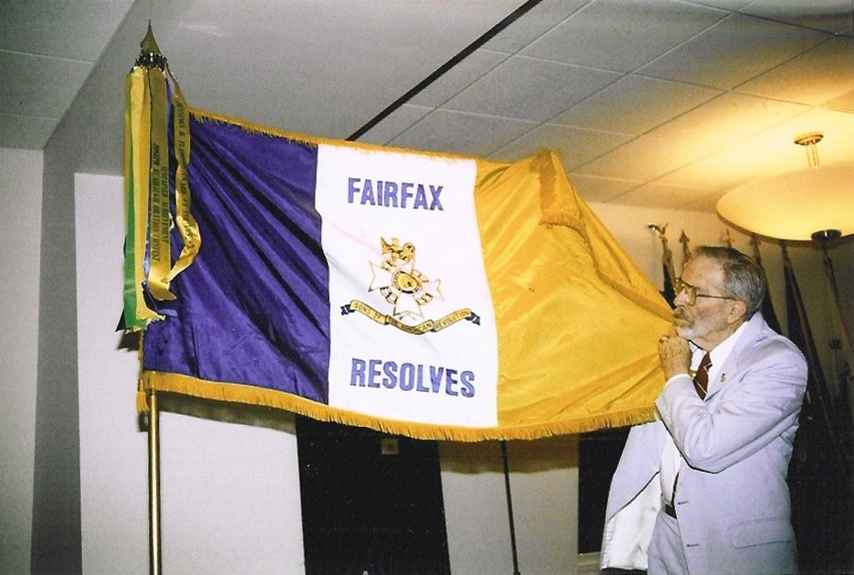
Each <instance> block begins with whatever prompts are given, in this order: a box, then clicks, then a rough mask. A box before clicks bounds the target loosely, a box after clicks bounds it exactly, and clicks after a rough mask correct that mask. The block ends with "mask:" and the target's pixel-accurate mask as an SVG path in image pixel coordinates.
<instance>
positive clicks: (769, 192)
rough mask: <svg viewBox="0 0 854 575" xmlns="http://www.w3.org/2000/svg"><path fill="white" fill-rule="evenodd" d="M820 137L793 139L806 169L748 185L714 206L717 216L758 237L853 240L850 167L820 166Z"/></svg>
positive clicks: (853, 191)
mask: <svg viewBox="0 0 854 575" xmlns="http://www.w3.org/2000/svg"><path fill="white" fill-rule="evenodd" d="M821 139H822V135H821V134H807V135H805V136H801V137H798V138H797V139H795V143H796V144H798V145H799V146H804V148H805V149H806V152H807V161H808V163H809V165H810V167H808V168H806V169H803V170H797V171H794V172H787V173H785V174H781V175H779V176H774V177H772V178H766V179H761V180H757V181H753V182H749V183H747V184H745V185H743V186H739V187H737V188H735V189H734V190H732V191H730V192H728V193H727V194H726V195H725V196H724V197H722V198H721V199H720V200H718V204H717V211H718V214H719V215H720V216H721V217H722V218H723V219H725V220H727V221H729V222H731V223H732V224H734V225H736V226H737V227H739V228H742V229H744V230H747V231H749V232H753V233H755V234H758V235H760V236H765V237H769V238H775V239H780V240H792V241H809V240H817V241H824V242H826V241H831V240H834V239H837V238H839V237H842V236H847V235H849V234H854V164H833V165H828V166H819V165H818V164H819V160H818V150H817V148H816V144H817V143H818V142H820V141H821Z"/></svg>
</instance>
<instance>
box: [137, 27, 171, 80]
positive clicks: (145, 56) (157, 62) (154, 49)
mask: <svg viewBox="0 0 854 575" xmlns="http://www.w3.org/2000/svg"><path fill="white" fill-rule="evenodd" d="M139 48H140V50H139V56H138V57H137V59H136V63H135V65H136V66H142V67H144V68H160V69H161V70H164V69H165V68H166V56H164V55H163V54H162V53H161V52H160V46H158V45H157V40H155V39H154V31H153V30H152V29H151V20H149V21H148V30H147V31H146V32H145V37H143V39H142V42H140V43H139Z"/></svg>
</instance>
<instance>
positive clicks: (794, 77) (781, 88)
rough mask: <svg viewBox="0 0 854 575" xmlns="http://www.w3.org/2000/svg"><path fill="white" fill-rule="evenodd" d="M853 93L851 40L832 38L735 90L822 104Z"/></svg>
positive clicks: (853, 60) (852, 40)
mask: <svg viewBox="0 0 854 575" xmlns="http://www.w3.org/2000/svg"><path fill="white" fill-rule="evenodd" d="M851 90H854V39H851V38H833V39H831V40H828V41H827V42H823V43H821V44H819V45H818V46H816V47H815V48H813V49H812V50H810V51H808V52H806V53H804V54H802V55H800V56H798V57H797V58H795V59H794V60H791V61H790V62H787V63H785V64H783V65H782V66H779V67H777V68H775V69H774V70H771V71H770V72H767V73H765V74H763V75H761V76H759V77H758V78H755V79H753V80H751V81H750V82H747V83H746V84H743V85H741V86H739V87H738V91H739V92H742V93H745V94H755V95H757V96H764V97H766V98H775V99H778V100H786V101H788V102H801V103H804V104H810V105H813V106H816V105H820V104H823V103H825V102H828V101H830V100H833V99H835V98H838V97H840V96H842V95H844V94H846V93H848V92H850V91H851Z"/></svg>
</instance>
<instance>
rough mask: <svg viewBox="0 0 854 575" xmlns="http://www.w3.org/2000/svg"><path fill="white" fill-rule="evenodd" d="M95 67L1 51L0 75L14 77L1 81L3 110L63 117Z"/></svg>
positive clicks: (86, 63)
mask: <svg viewBox="0 0 854 575" xmlns="http://www.w3.org/2000/svg"><path fill="white" fill-rule="evenodd" d="M91 69H92V64H90V63H89V62H79V61H72V60H59V59H56V58H49V57H42V56H31V55H28V54H17V53H10V52H2V51H0V78H14V81H11V82H10V81H3V82H0V110H3V112H4V113H8V114H20V115H27V116H39V117H47V118H61V117H62V115H63V114H64V113H65V110H66V109H67V108H68V106H69V105H70V104H71V100H72V99H73V98H74V95H75V94H76V93H77V91H78V90H79V89H80V86H82V85H83V82H84V81H85V80H86V76H87V75H88V74H89V70H91ZM45 86H50V89H49V90H45Z"/></svg>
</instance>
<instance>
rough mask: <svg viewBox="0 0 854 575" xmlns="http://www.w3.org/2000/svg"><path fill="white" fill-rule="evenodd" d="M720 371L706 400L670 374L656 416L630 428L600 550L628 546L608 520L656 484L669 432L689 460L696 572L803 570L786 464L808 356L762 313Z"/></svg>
mask: <svg viewBox="0 0 854 575" xmlns="http://www.w3.org/2000/svg"><path fill="white" fill-rule="evenodd" d="M720 373H721V375H720V376H719V377H718V379H717V380H716V381H710V382H709V389H708V395H707V396H706V398H705V400H702V399H700V398H699V396H698V395H697V393H696V391H695V390H694V386H693V384H692V382H691V381H690V379H689V378H687V377H686V378H682V379H679V380H674V381H673V382H671V384H670V385H668V386H667V387H666V389H665V390H664V391H663V392H662V394H661V396H660V397H659V398H658V400H657V401H656V406H657V408H658V414H659V417H660V420H659V421H655V422H653V423H650V424H646V425H641V426H637V427H635V428H633V429H632V430H631V432H630V433H629V438H628V440H627V442H626V446H625V448H624V450H623V454H622V457H621V458H620V463H619V465H618V467H617V471H616V472H615V474H614V478H613V480H612V482H611V489H610V493H609V496H608V506H607V510H606V529H605V540H604V541H603V559H604V558H605V557H607V556H609V555H611V556H615V557H616V556H619V555H620V554H621V553H622V552H624V551H626V550H619V551H616V552H615V551H614V550H613V549H608V545H609V544H611V543H613V542H614V541H627V540H631V537H629V538H628V539H627V538H626V537H619V536H617V537H615V536H614V535H615V534H614V530H613V527H614V525H615V524H616V525H619V521H613V522H612V520H614V519H615V516H617V515H618V513H624V512H627V510H628V509H629V508H631V507H632V505H634V503H633V502H635V503H638V501H636V500H639V499H640V498H639V494H641V492H643V491H644V488H646V487H650V486H652V485H653V484H654V483H658V477H657V476H658V473H659V471H660V467H661V454H662V450H663V448H664V442H665V440H666V434H667V433H668V432H669V433H670V435H671V436H672V437H673V440H674V442H675V443H676V446H677V447H678V448H679V451H680V452H681V453H682V456H683V457H684V459H685V464H684V465H683V466H682V469H681V471H680V472H679V481H678V485H677V489H676V496H675V507H676V514H677V516H678V521H679V529H680V532H681V534H682V540H683V543H684V545H685V555H686V558H687V561H688V566H689V569H690V573H691V574H692V575H706V574H723V573H733V574H736V573H737V574H744V573H750V574H759V573H774V574H778V573H794V572H796V571H797V566H796V560H795V557H796V556H795V542H794V533H793V531H792V526H791V521H790V505H789V490H788V487H787V485H786V472H787V470H788V465H789V459H790V458H791V455H792V444H793V442H794V439H795V432H796V431H797V427H798V414H799V412H800V410H801V403H802V400H803V395H804V391H805V389H806V380H807V367H806V362H805V361H804V358H803V355H802V354H801V353H800V351H799V350H798V349H797V348H796V347H795V345H794V344H792V342H790V341H789V340H788V339H786V338H784V337H783V336H781V335H779V334H777V333H776V332H774V331H773V330H772V329H771V328H769V327H768V325H767V324H766V323H765V320H764V319H762V316H761V315H760V314H759V313H756V314H754V316H753V317H752V318H751V319H750V320H749V321H748V324H747V326H746V328H745V330H744V332H743V333H742V334H741V336H740V337H739V339H738V341H737V342H736V346H735V348H734V349H733V350H732V352H731V353H730V355H729V357H728V358H727V360H726V363H725V364H724V366H723V369H722V370H721V372H720ZM653 479H655V481H654V482H653ZM646 492H647V493H649V492H650V490H649V489H647V490H646ZM659 493H660V491H659ZM659 497H660V496H659ZM640 504H641V505H644V503H642V502H640ZM657 504H658V505H659V506H660V501H658V502H657ZM645 505H647V506H648V503H646V504H645ZM650 515H651V516H652V517H654V516H655V513H654V512H653V513H651V514H650V513H648V512H647V513H646V516H647V518H648V517H649V516H650ZM609 525H610V527H609ZM631 525H632V523H631V522H629V523H626V522H623V528H627V527H628V528H630V529H634V528H637V526H633V527H629V526H631ZM650 532H651V530H650ZM645 543H646V544H647V545H648V543H649V541H648V539H647V540H646V541H645ZM622 554H623V555H624V556H625V553H622ZM643 560H644V561H643V562H644V563H645V550H643ZM603 563H605V561H604V560H603ZM604 566H607V565H604ZM614 566H620V567H626V565H618V564H617V565H614ZM636 567H641V568H645V565H636ZM650 575H653V574H650Z"/></svg>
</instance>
